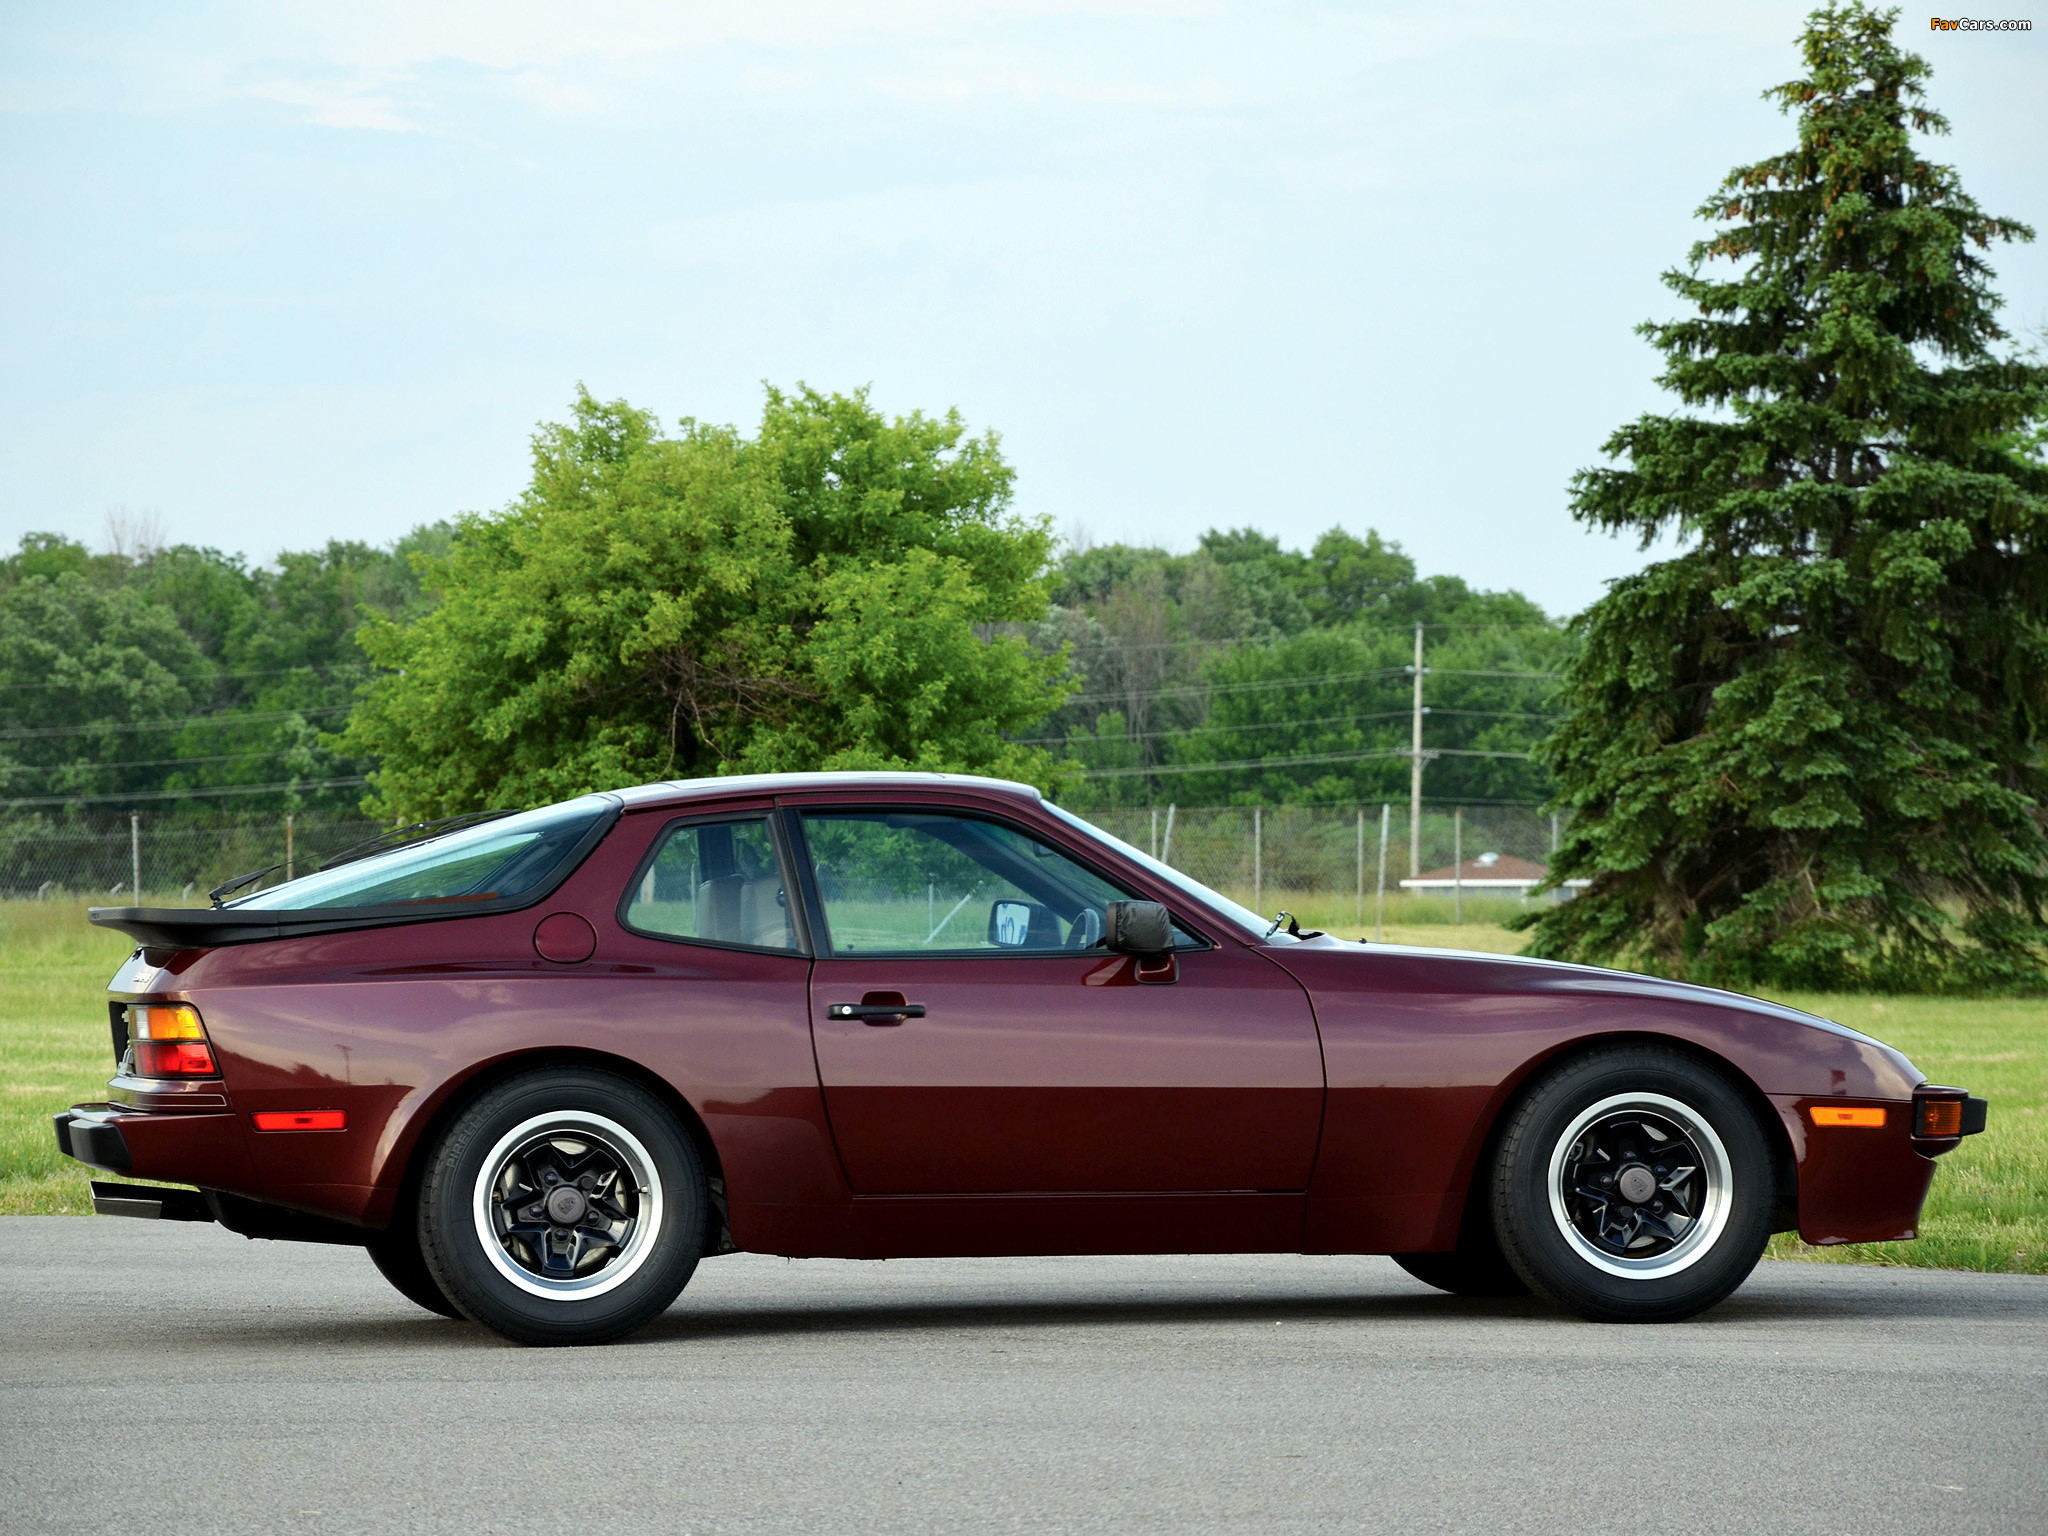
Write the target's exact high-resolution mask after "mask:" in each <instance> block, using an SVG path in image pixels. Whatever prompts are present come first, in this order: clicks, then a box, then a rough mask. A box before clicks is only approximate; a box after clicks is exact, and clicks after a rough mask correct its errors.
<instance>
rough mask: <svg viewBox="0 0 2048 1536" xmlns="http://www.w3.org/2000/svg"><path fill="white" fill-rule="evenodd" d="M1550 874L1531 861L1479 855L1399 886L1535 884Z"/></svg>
mask: <svg viewBox="0 0 2048 1536" xmlns="http://www.w3.org/2000/svg"><path fill="white" fill-rule="evenodd" d="M1549 873H1550V871H1549V869H1548V868H1546V867H1545V866H1544V865H1541V864H1538V863H1536V862H1535V861H1534V860H1533V859H1518V858H1516V857H1515V856H1514V855H1513V854H1507V853H1482V854H1480V855H1479V856H1478V857H1477V858H1475V859H1467V860H1466V861H1465V862H1464V863H1463V864H1446V865H1445V866H1444V867H1443V868H1442V869H1432V870H1427V871H1425V872H1424V873H1422V874H1419V875H1416V876H1414V877H1413V878H1412V879H1408V880H1403V881H1402V882H1401V884H1402V885H1403V886H1404V887H1405V888H1408V889H1411V890H1412V889H1414V888H1415V887H1416V886H1425V885H1476V886H1479V887H1481V888H1484V887H1486V886H1490V885H1491V886H1501V885H1534V884H1536V882H1537V881H1539V880H1541V879H1542V878H1543V877H1544V876H1545V875H1547V874H1549Z"/></svg>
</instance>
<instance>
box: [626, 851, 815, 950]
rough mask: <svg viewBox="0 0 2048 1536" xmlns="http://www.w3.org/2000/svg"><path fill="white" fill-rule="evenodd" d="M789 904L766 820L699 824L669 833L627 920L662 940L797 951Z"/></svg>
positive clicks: (631, 899) (634, 893)
mask: <svg viewBox="0 0 2048 1536" xmlns="http://www.w3.org/2000/svg"><path fill="white" fill-rule="evenodd" d="M789 900H790V898H789V890H788V887H787V885H786V884H785V883H784V881H783V878H782V864H781V861H780V860H779V859H777V858H776V856H775V839H774V838H773V837H771V836H770V835H769V832H768V823H767V822H766V821H764V820H751V819H750V820H745V821H715V822H695V823H687V824H685V825H682V826H677V827H671V828H670V829H669V830H668V831H667V832H665V833H663V834H662V837H661V842H660V843H659V844H658V845H657V846H656V848H655V851H654V857H653V858H651V859H650V860H648V862H647V864H646V866H645V867H644V868H643V869H642V870H641V872H640V878H639V880H638V882H637V883H636V884H635V885H634V887H633V889H632V890H631V891H630V892H629V893H628V894H627V899H626V909H625V913H624V919H625V924H626V926H627V927H628V928H631V929H633V930H634V931H636V932H638V933H645V934H651V935H653V936H654V937H656V938H664V939H694V940H697V941H699V942H702V943H707V944H739V945H744V946H746V947H747V948H750V949H792V950H793V949H795V948H797V939H796V927H795V925H794V924H793V923H792V922H791V921H790V915H789Z"/></svg>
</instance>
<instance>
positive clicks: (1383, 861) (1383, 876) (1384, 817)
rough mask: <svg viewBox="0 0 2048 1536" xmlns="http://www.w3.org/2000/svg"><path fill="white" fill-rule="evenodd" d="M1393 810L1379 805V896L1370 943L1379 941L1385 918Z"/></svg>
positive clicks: (1384, 805) (1373, 913)
mask: <svg viewBox="0 0 2048 1536" xmlns="http://www.w3.org/2000/svg"><path fill="white" fill-rule="evenodd" d="M1393 815H1394V808H1393V807H1392V806H1391V805H1388V804H1386V803H1385V802H1384V801H1382V802H1381V804H1380V894H1379V898H1378V901H1377V902H1376V904H1375V905H1374V907H1373V909H1372V941H1373V943H1375V944H1377V943H1379V941H1380V933H1381V931H1382V929H1383V926H1384V924H1385V922H1386V917H1387V823H1388V821H1390V820H1391V819H1392V818H1393Z"/></svg>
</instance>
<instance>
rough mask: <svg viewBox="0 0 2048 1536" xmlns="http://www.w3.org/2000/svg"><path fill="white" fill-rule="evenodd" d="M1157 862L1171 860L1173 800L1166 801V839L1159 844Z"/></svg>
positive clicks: (1167, 862) (1168, 862) (1170, 861)
mask: <svg viewBox="0 0 2048 1536" xmlns="http://www.w3.org/2000/svg"><path fill="white" fill-rule="evenodd" d="M1159 862H1160V863H1162V864H1171V863H1172V862H1173V802H1172V801H1171V800H1169V801H1167V802H1166V841H1165V842H1163V843H1161V844H1160V845H1159Z"/></svg>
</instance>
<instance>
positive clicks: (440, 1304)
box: [368, 1211, 462, 1322]
mask: <svg viewBox="0 0 2048 1536" xmlns="http://www.w3.org/2000/svg"><path fill="white" fill-rule="evenodd" d="M368 1250H369V1254H370V1262H371V1263H372V1264H374V1265H376V1266H377V1273H378V1274H380V1275H382V1276H383V1277H384V1278H385V1279H386V1280H389V1281H390V1282H391V1288H392V1289H393V1290H394V1291H396V1292H398V1294H399V1295H401V1296H403V1297H404V1298H405V1299H406V1300H407V1301H409V1302H412V1303H413V1304H414V1305H415V1306H421V1307H425V1308H426V1309H427V1310H428V1311H429V1312H437V1313H439V1314H440V1315H441V1316H442V1317H452V1318H454V1319H456V1320H457V1321H458V1322H459V1321H461V1320H462V1314H461V1312H459V1311H457V1310H456V1307H455V1303H454V1302H452V1301H450V1300H449V1299H448V1298H447V1297H446V1296H445V1295H443V1294H442V1291H441V1287H440V1285H439V1283H438V1282H437V1281H436V1280H435V1279H434V1276H433V1272H432V1271H430V1270H429V1269H428V1268H427V1261H426V1259H425V1257H424V1256H423V1255H422V1254H421V1253H420V1235H419V1226H418V1223H417V1222H415V1221H414V1220H413V1218H412V1213H411V1212H409V1211H408V1212H406V1213H405V1215H404V1216H402V1217H401V1218H400V1219H399V1220H397V1221H394V1222H393V1223H392V1224H391V1226H390V1228H389V1229H388V1230H387V1231H383V1232H379V1233H378V1234H377V1235H376V1236H375V1237H373V1238H371V1239H370V1242H369V1244H368Z"/></svg>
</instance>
